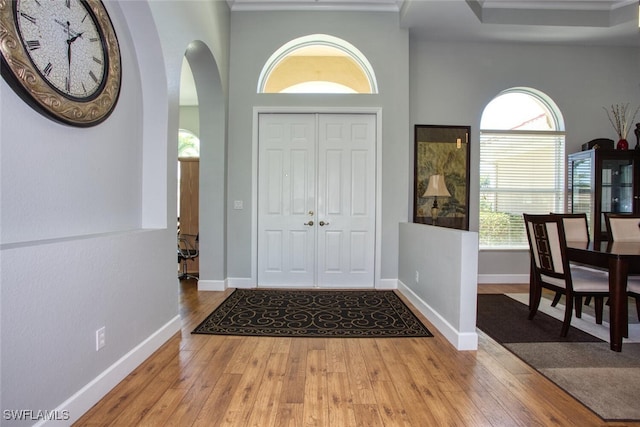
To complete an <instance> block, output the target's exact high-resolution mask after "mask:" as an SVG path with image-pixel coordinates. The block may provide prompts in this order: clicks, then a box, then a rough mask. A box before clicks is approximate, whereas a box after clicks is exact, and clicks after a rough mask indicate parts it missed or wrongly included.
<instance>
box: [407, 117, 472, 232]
mask: <svg viewBox="0 0 640 427" xmlns="http://www.w3.org/2000/svg"><path fill="white" fill-rule="evenodd" d="M470 134H471V127H470V126H438V125H415V151H414V161H415V165H414V176H413V222H416V223H421V224H429V225H437V226H440V227H449V228H458V229H461V230H468V229H469V155H470V151H469V140H470V139H469V138H470Z"/></svg>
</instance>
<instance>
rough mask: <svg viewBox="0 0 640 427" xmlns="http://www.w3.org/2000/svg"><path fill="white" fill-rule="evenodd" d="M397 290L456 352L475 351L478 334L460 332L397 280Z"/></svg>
mask: <svg viewBox="0 0 640 427" xmlns="http://www.w3.org/2000/svg"><path fill="white" fill-rule="evenodd" d="M398 290H399V291H400V292H402V294H403V295H404V296H405V297H407V299H408V300H409V301H411V304H413V305H414V306H415V307H416V309H418V311H420V313H422V314H423V315H424V316H425V317H426V318H427V319H429V322H431V323H432V324H433V325H434V326H435V327H436V328H437V329H438V331H439V332H440V333H441V334H442V335H444V337H445V338H446V339H447V341H449V342H450V343H451V344H453V346H454V347H455V348H456V349H457V350H477V349H478V334H477V333H476V332H460V331H458V330H457V329H456V328H454V327H453V326H452V325H451V323H449V322H448V321H447V319H445V318H444V317H442V316H441V315H440V313H438V312H437V311H435V310H434V309H433V308H432V307H430V306H429V304H427V303H426V302H425V301H423V300H422V298H420V297H419V296H418V295H416V294H415V293H414V292H413V291H412V290H411V289H410V288H408V287H407V286H406V285H405V284H404V283H402V281H401V280H398Z"/></svg>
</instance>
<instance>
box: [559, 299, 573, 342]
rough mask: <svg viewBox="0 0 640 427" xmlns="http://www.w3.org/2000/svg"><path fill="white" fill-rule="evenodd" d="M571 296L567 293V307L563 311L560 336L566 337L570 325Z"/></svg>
mask: <svg viewBox="0 0 640 427" xmlns="http://www.w3.org/2000/svg"><path fill="white" fill-rule="evenodd" d="M573 299H574V298H573V297H572V296H571V295H567V298H566V300H567V307H566V309H565V311H564V322H563V323H562V330H561V331H560V336H561V337H566V336H567V334H568V333H569V326H571V315H572V314H573V313H572V312H573Z"/></svg>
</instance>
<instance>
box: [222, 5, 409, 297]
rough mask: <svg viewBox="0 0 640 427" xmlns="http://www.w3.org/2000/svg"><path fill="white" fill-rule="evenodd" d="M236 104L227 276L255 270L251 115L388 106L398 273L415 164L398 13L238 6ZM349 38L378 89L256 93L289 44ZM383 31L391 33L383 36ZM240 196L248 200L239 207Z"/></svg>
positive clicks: (390, 233) (390, 211)
mask: <svg viewBox="0 0 640 427" xmlns="http://www.w3.org/2000/svg"><path fill="white" fill-rule="evenodd" d="M231 23H232V25H231V69H230V70H231V73H230V75H231V79H230V92H229V94H230V102H229V162H228V168H229V186H228V201H227V204H228V206H229V208H228V215H229V226H228V230H229V231H230V232H232V233H233V234H232V235H233V238H230V239H229V243H228V259H229V262H228V275H229V278H230V281H231V282H232V283H233V282H234V281H233V280H231V279H237V281H236V283H237V282H240V281H247V280H248V279H249V278H250V277H251V274H252V271H251V257H252V245H253V244H255V242H252V235H251V230H252V213H253V209H255V206H253V205H252V196H253V195H252V183H253V181H254V179H255V173H256V171H255V170H252V169H251V168H252V154H253V153H252V141H253V136H254V135H253V133H252V131H253V130H252V120H253V108H254V107H256V106H260V107H305V108H311V107H319V108H327V107H338V108H344V107H366V108H370V107H381V108H382V124H381V126H382V127H381V129H382V152H381V153H377V154H378V156H382V170H381V174H382V184H381V188H380V189H378V191H380V192H381V194H382V206H381V211H382V215H381V218H380V220H381V221H382V232H381V247H382V253H381V264H382V265H381V278H382V280H385V279H389V280H391V281H392V282H393V283H394V284H395V280H396V279H397V274H398V273H397V268H398V267H397V254H398V232H397V228H398V222H404V221H406V220H407V212H408V199H407V194H408V188H409V187H408V176H407V173H406V171H407V169H408V168H409V163H408V161H409V147H410V146H409V144H408V141H409V139H410V135H409V123H408V117H409V110H408V90H409V86H408V68H407V67H408V47H409V46H408V33H407V31H406V30H404V29H401V28H399V27H398V16H397V14H394V13H386V12H381V13H364V12H340V13H336V12H319V11H318V12H313V13H311V14H310V13H302V12H233V13H232V16H231ZM317 33H322V34H328V35H331V36H335V37H338V38H342V39H344V40H346V41H347V42H349V43H351V44H352V45H354V46H355V47H356V48H357V49H359V50H360V51H361V52H362V53H363V54H364V55H365V56H366V58H367V59H368V60H369V62H370V63H371V65H372V66H373V68H374V69H375V72H376V77H377V80H378V87H379V92H380V93H379V94H378V95H317V94H314V95H304V94H299V95H284V94H257V93H256V91H257V85H258V78H259V76H260V72H261V70H262V67H263V66H264V64H265V62H266V61H267V59H269V57H270V56H271V55H272V54H273V53H274V52H275V51H276V50H277V49H278V48H280V47H281V46H282V45H284V44H285V43H287V42H289V41H291V40H293V39H295V38H298V37H302V36H306V35H310V34H317ZM381 34H384V36H381ZM234 200H242V201H243V202H244V209H243V210H233V209H232V207H233V203H232V201H234Z"/></svg>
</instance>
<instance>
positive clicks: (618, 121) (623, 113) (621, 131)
mask: <svg viewBox="0 0 640 427" xmlns="http://www.w3.org/2000/svg"><path fill="white" fill-rule="evenodd" d="M602 108H604V110H605V111H606V112H607V117H608V118H609V122H610V123H611V126H613V129H614V130H615V131H616V134H618V145H617V146H616V147H617V148H618V150H626V149H628V148H629V143H628V142H627V135H628V134H629V129H630V127H631V125H632V123H633V121H634V120H635V118H636V115H637V114H638V111H640V106H638V108H636V110H635V111H634V112H633V114H631V111H630V110H629V103H626V104H612V105H611V109H610V110H609V109H607V108H606V107H602Z"/></svg>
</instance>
